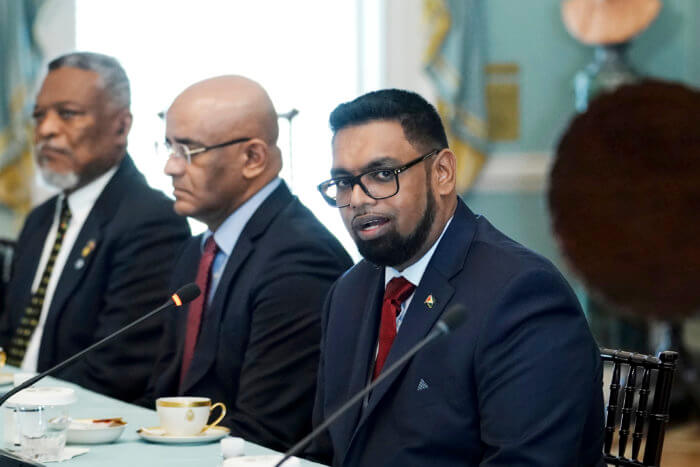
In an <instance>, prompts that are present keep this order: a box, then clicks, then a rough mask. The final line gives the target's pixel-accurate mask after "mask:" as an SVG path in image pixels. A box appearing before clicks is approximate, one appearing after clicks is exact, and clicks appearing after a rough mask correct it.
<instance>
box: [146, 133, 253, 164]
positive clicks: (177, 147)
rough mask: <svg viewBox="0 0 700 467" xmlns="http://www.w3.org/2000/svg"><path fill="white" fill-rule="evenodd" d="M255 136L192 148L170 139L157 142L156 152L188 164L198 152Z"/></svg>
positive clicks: (241, 141)
mask: <svg viewBox="0 0 700 467" xmlns="http://www.w3.org/2000/svg"><path fill="white" fill-rule="evenodd" d="M251 139H253V138H247V137H246V138H236V139H232V140H231V141H226V142H225V143H219V144H214V145H211V146H202V147H199V148H194V149H192V148H190V147H189V146H187V145H186V144H183V143H171V142H170V141H167V140H166V141H165V142H163V143H159V142H156V152H158V153H159V154H163V155H164V156H165V157H168V158H169V157H175V159H180V160H185V161H187V164H188V165H189V164H191V163H192V157H194V156H196V155H197V154H202V153H203V152H207V151H211V150H212V149H218V148H222V147H224V146H229V145H231V144H238V143H245V142H246V141H250V140H251Z"/></svg>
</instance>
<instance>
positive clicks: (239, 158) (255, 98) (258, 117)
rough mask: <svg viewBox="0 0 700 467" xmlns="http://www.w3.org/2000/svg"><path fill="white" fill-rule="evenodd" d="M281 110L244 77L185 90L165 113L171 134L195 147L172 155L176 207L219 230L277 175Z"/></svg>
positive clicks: (170, 167) (214, 80) (168, 135)
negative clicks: (185, 157)
mask: <svg viewBox="0 0 700 467" xmlns="http://www.w3.org/2000/svg"><path fill="white" fill-rule="evenodd" d="M278 133H279V128H278V125H277V112H276V111H275V107H274V105H273V104H272V101H271V100H270V96H268V94H267V92H265V90H264V89H263V88H262V86H260V85H259V84H258V83H256V82H255V81H252V80H250V79H248V78H244V77H243V76H219V77H216V78H210V79H207V80H204V81H200V82H199V83H196V84H193V85H192V86H190V87H188V88H187V89H185V90H184V91H183V92H182V93H181V94H180V95H179V96H177V98H176V99H175V100H174V101H173V103H172V105H171V106H170V108H169V109H168V111H167V114H166V139H167V140H168V141H169V142H170V144H172V145H174V144H180V145H183V146H186V147H187V148H188V150H190V151H197V149H201V148H206V150H205V151H199V152H194V154H195V155H194V156H192V158H191V163H190V164H187V163H186V162H184V163H179V162H177V161H175V160H173V159H172V158H171V159H170V160H169V161H168V163H167V164H166V166H165V173H166V174H168V175H170V176H171V177H172V179H173V187H174V188H175V191H174V195H175V210H176V211H177V212H178V213H180V214H183V215H188V216H192V217H195V218H198V219H200V220H202V221H204V222H205V223H206V224H207V225H208V226H209V227H210V229H211V230H212V231H213V230H215V229H216V228H217V227H218V225H220V223H221V222H223V220H224V219H226V217H227V216H228V215H230V214H231V213H232V212H233V211H235V210H236V209H237V208H238V207H239V206H240V205H241V204H242V203H244V202H245V201H246V200H248V199H250V198H251V197H252V196H253V195H254V194H255V193H257V192H258V191H259V190H260V189H262V188H263V187H264V186H265V185H267V184H268V183H269V182H270V181H271V180H273V179H274V178H275V177H277V176H278V174H279V172H280V170H281V168H282V156H281V152H280V150H279V148H278V147H277V136H278Z"/></svg>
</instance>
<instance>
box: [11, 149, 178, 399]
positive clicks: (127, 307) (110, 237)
mask: <svg viewBox="0 0 700 467" xmlns="http://www.w3.org/2000/svg"><path fill="white" fill-rule="evenodd" d="M56 200H57V198H56V197H54V198H51V199H50V200H48V201H46V202H45V203H43V204H42V205H40V206H38V207H37V208H36V209H34V210H33V211H32V212H31V213H30V215H29V217H27V220H26V222H25V224H24V227H23V229H22V232H21V234H20V236H19V239H18V241H17V250H16V252H15V257H14V259H15V261H14V271H13V275H12V280H11V282H10V284H9V287H8V291H7V301H6V307H5V312H4V313H3V316H2V317H1V319H0V345H3V346H5V347H6V346H7V345H8V343H9V340H10V339H11V338H12V335H13V334H14V330H15V329H16V327H17V326H18V324H19V320H20V319H21V317H22V315H23V312H24V308H25V307H26V306H27V304H28V303H29V300H30V298H31V286H32V282H33V280H34V275H35V273H36V270H37V267H38V264H39V260H40V258H41V253H42V250H43V248H44V241H45V239H46V236H47V234H48V232H49V230H50V228H51V224H52V222H53V218H54V213H55V209H56ZM188 237H189V227H188V226H187V223H186V222H185V220H184V219H182V218H181V217H179V216H177V215H176V214H175V212H174V211H173V207H172V201H170V200H169V199H168V198H167V197H166V196H165V195H163V193H161V192H160V191H156V190H154V189H152V188H150V187H149V186H148V184H147V183H146V179H145V178H144V177H143V175H142V174H141V173H140V172H139V171H138V170H137V169H136V166H135V165H134V163H133V161H132V160H131V157H129V156H128V155H127V156H126V157H125V158H124V159H123V160H122V162H121V164H120V166H119V168H118V169H117V171H116V173H115V174H114V176H113V177H112V179H111V180H110V181H109V183H107V185H106V186H105V188H104V190H103V191H102V193H101V194H100V196H99V197H98V198H97V201H96V202H95V205H94V206H93V208H92V210H91V211H90V214H89V215H88V217H87V219H86V220H85V224H83V227H82V229H81V230H80V233H79V234H78V237H77V239H76V241H75V244H74V246H73V249H72V250H71V252H70V255H69V256H68V260H67V261H66V265H65V267H64V268H63V271H61V272H60V274H61V277H60V279H59V281H58V284H57V286H56V291H55V293H54V296H53V300H52V301H51V307H50V308H49V312H48V315H47V319H46V324H45V327H44V333H43V336H42V339H41V347H40V350H39V361H38V367H37V369H38V370H39V371H43V370H46V369H48V368H50V367H52V366H54V365H55V364H57V363H59V362H61V361H62V360H65V359H66V358H68V357H70V356H72V355H73V354H75V353H77V352H78V351H80V350H82V349H84V348H85V347H87V346H89V345H90V344H93V343H94V342H96V341H98V340H99V339H101V338H103V337H105V336H107V335H109V334H111V333H112V332H114V331H116V330H118V329H119V328H121V327H123V326H125V325H126V324H129V323H130V322H132V321H134V320H136V319H137V318H139V317H140V316H142V315H143V314H145V313H147V312H148V311H151V309H153V308H155V307H156V306H158V305H160V304H161V303H163V302H164V301H165V300H166V299H167V298H168V296H169V293H168V292H169V289H168V279H169V277H170V275H171V274H172V268H173V265H174V264H175V259H176V258H177V255H178V253H179V251H180V250H181V248H182V245H183V242H184V241H185V240H186V239H187V238H188ZM89 243H94V245H95V247H94V249H92V250H91V251H90V252H89V253H88V254H87V255H86V256H83V254H84V248H85V247H86V246H87V245H88V244H89ZM54 273H58V271H55V272H54ZM162 319H163V317H155V318H153V319H151V320H149V321H147V322H144V323H142V324H141V325H140V326H138V327H136V328H134V329H132V330H131V331H129V332H128V333H127V334H125V335H124V336H122V337H121V338H119V339H118V340H117V341H114V342H112V343H111V344H108V345H106V346H104V347H102V348H100V349H98V350H97V351H95V352H93V353H91V354H89V355H88V356H86V358H85V359H83V360H81V361H79V362H78V363H76V364H74V365H72V366H70V367H68V368H66V369H64V370H62V371H61V372H59V373H58V374H57V375H56V376H57V377H59V378H62V379H66V380H69V381H73V382H75V383H77V384H79V385H81V386H83V387H86V388H88V389H91V390H93V391H97V392H100V393H102V394H106V395H108V396H112V397H116V398H119V399H123V400H126V401H132V400H134V399H136V398H139V397H142V396H143V394H144V392H145V389H146V384H147V382H148V377H149V376H150V374H151V370H152V367H153V363H154V361H155V357H156V349H157V343H158V341H159V339H160V335H161V330H162Z"/></svg>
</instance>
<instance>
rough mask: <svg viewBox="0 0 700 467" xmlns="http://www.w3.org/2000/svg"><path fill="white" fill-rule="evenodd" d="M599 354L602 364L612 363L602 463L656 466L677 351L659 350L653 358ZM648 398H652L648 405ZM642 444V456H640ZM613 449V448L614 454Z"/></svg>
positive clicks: (618, 352)
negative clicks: (629, 453) (629, 452)
mask: <svg viewBox="0 0 700 467" xmlns="http://www.w3.org/2000/svg"><path fill="white" fill-rule="evenodd" d="M600 354H601V357H602V359H603V363H604V364H606V365H611V366H612V377H611V380H610V397H609V398H608V401H607V407H606V408H607V418H606V422H605V442H604V445H603V454H604V458H605V462H606V463H607V464H609V465H616V466H637V467H639V466H648V467H658V466H659V465H661V451H662V449H663V444H664V435H665V432H666V424H667V423H668V412H669V405H670V399H671V385H672V384H673V373H674V371H675V369H676V361H677V359H678V353H676V352H670V351H666V352H661V353H660V354H659V356H658V358H657V357H653V356H650V355H642V354H638V353H630V352H624V351H621V350H611V349H605V348H601V349H600ZM649 399H652V403H651V406H650V404H649ZM633 424H634V429H632V426H633ZM616 431H617V437H616V436H615V433H616ZM615 438H616V439H615ZM614 441H616V442H617V447H616V448H614ZM630 441H631V455H630V456H629V457H628V456H626V451H627V450H628V446H629V443H630ZM642 447H643V448H644V449H643V458H642V459H640V454H641V452H642ZM613 451H617V455H616V454H613Z"/></svg>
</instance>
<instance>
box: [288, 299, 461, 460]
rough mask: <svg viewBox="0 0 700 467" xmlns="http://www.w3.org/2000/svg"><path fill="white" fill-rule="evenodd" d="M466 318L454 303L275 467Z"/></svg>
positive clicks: (458, 304)
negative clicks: (413, 343)
mask: <svg viewBox="0 0 700 467" xmlns="http://www.w3.org/2000/svg"><path fill="white" fill-rule="evenodd" d="M466 318H467V308H466V307H465V306H464V305H462V304H461V303H456V304H454V305H452V306H451V307H450V308H449V309H448V310H447V311H446V312H445V314H444V315H443V317H442V318H441V319H440V320H439V321H438V322H437V323H435V327H434V328H433V330H432V331H430V333H429V334H428V335H427V336H425V337H424V338H423V339H421V340H420V341H418V343H417V344H416V345H414V346H413V347H411V349H410V350H409V351H408V352H406V353H405V354H404V356H403V357H401V358H400V359H399V360H397V361H396V362H394V363H393V364H392V365H391V366H390V367H389V368H386V369H384V370H383V371H382V372H381V373H380V374H379V376H378V377H377V379H375V380H374V381H372V382H371V383H369V384H368V385H367V386H365V387H364V388H363V389H362V390H361V391H360V392H358V393H357V394H355V395H354V396H353V397H352V398H351V399H350V400H349V401H347V402H346V403H345V404H343V405H342V406H341V407H340V408H339V409H337V410H336V411H335V412H333V413H332V414H331V416H330V417H328V418H326V419H325V420H324V422H323V423H321V424H320V425H319V426H317V427H316V428H315V429H314V430H313V431H312V432H311V433H309V434H308V435H307V436H306V437H305V438H304V439H302V440H301V441H299V442H298V443H297V444H295V445H294V446H292V447H291V448H290V449H289V450H288V451H287V452H285V453H284V457H282V460H280V461H279V462H278V463H277V464H275V467H280V466H281V465H282V464H283V463H284V462H285V461H286V460H287V459H289V458H290V457H292V456H294V455H295V454H298V453H299V451H301V450H302V449H303V448H304V447H305V446H306V445H307V444H309V442H311V441H312V440H313V439H314V438H316V437H317V436H318V435H319V434H321V432H323V431H324V430H325V429H326V428H328V427H329V426H330V424H331V423H333V422H334V421H335V420H336V419H337V418H338V417H340V416H341V415H342V414H343V413H345V412H346V411H347V410H348V409H349V408H350V407H352V406H353V405H355V404H356V403H357V402H359V401H360V400H362V398H363V397H364V396H365V394H367V393H368V392H370V391H371V390H372V389H374V388H375V387H376V386H377V385H378V384H379V383H381V382H382V381H384V378H386V377H387V376H388V375H390V374H392V373H393V372H395V371H396V370H398V369H399V368H401V367H402V366H403V365H404V364H405V363H406V362H407V361H409V360H410V359H411V358H412V357H413V356H414V355H415V354H416V353H418V352H419V351H420V350H421V349H422V348H423V347H425V346H426V345H428V344H429V343H431V342H432V341H434V340H435V339H437V338H438V337H440V336H444V335H445V334H449V333H450V332H452V331H454V330H455V329H457V328H458V327H459V326H460V325H461V324H462V323H463V322H464V320H465V319H466Z"/></svg>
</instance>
